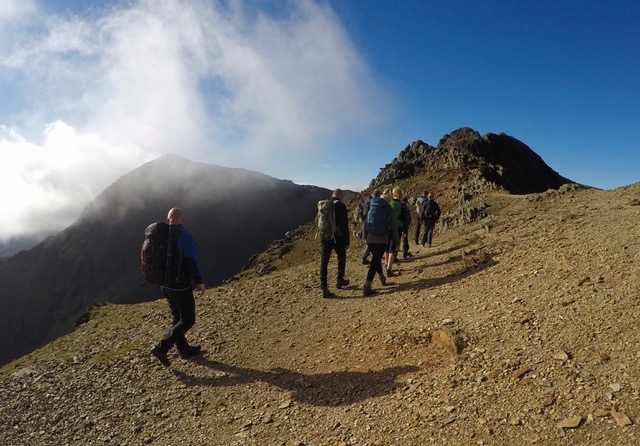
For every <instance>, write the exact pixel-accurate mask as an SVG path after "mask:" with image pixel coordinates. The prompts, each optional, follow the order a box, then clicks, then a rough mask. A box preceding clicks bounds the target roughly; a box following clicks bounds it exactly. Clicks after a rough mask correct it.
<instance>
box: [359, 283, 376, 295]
mask: <svg viewBox="0 0 640 446" xmlns="http://www.w3.org/2000/svg"><path fill="white" fill-rule="evenodd" d="M376 293H377V291H376V290H374V289H373V288H371V287H368V286H365V287H364V288H363V289H362V295H363V296H364V297H369V296H371V295H373V294H376Z"/></svg>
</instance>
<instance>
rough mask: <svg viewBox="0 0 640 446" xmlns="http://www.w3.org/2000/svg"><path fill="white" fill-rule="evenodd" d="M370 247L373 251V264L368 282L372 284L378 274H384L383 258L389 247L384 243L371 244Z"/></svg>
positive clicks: (370, 265) (371, 264) (368, 274)
mask: <svg viewBox="0 0 640 446" xmlns="http://www.w3.org/2000/svg"><path fill="white" fill-rule="evenodd" d="M368 246H369V249H370V250H371V263H370V264H369V271H368V272H367V281H368V282H372V281H373V279H374V277H375V276H376V273H379V274H382V256H384V251H385V249H387V245H385V244H384V243H382V244H380V243H369V244H368Z"/></svg>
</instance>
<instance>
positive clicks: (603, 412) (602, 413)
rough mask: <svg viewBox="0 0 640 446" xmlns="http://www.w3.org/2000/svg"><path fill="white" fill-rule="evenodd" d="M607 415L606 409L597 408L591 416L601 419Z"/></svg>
mask: <svg viewBox="0 0 640 446" xmlns="http://www.w3.org/2000/svg"><path fill="white" fill-rule="evenodd" d="M608 415H609V411H608V410H606V409H603V408H602V407H598V408H597V409H595V410H594V411H593V416H594V417H596V418H603V417H606V416H608Z"/></svg>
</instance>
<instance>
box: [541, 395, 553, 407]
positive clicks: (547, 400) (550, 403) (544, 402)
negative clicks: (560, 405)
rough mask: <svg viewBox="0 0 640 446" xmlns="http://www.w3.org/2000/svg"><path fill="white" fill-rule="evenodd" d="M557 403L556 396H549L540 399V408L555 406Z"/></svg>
mask: <svg viewBox="0 0 640 446" xmlns="http://www.w3.org/2000/svg"><path fill="white" fill-rule="evenodd" d="M555 403H556V397H555V396H548V397H547V398H545V399H543V400H542V401H540V408H541V409H544V408H545V407H549V406H553V405H554V404H555Z"/></svg>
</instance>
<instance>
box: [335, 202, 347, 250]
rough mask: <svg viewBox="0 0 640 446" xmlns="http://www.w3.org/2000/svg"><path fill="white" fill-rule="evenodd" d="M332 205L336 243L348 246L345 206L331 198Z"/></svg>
mask: <svg viewBox="0 0 640 446" xmlns="http://www.w3.org/2000/svg"><path fill="white" fill-rule="evenodd" d="M333 204H334V205H335V215H336V234H335V239H336V243H338V244H341V245H344V246H349V212H348V211H347V206H345V204H344V203H343V202H342V201H340V200H338V199H337V198H335V197H333Z"/></svg>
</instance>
